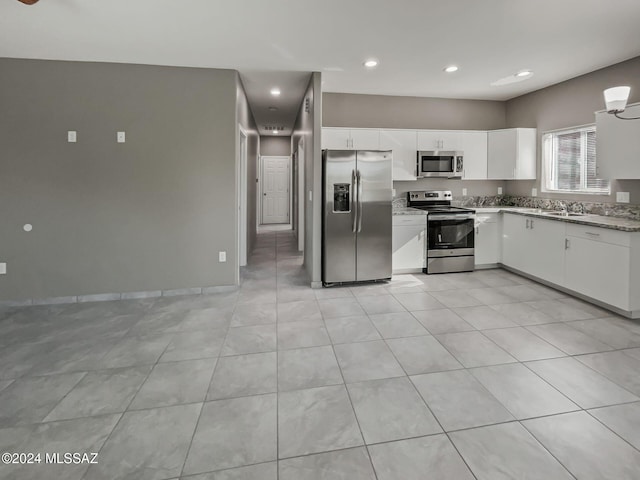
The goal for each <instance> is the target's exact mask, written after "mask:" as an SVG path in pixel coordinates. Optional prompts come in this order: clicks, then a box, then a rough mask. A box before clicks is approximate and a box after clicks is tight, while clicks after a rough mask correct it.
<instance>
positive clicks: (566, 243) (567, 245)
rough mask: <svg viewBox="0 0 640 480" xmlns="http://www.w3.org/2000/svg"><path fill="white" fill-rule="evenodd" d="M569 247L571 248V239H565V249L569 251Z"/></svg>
mask: <svg viewBox="0 0 640 480" xmlns="http://www.w3.org/2000/svg"><path fill="white" fill-rule="evenodd" d="M569 246H570V243H569V239H568V238H565V239H564V249H565V250H569Z"/></svg>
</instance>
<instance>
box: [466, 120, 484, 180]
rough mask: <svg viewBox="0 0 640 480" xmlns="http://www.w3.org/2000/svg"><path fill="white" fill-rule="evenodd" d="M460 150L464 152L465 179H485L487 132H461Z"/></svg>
mask: <svg viewBox="0 0 640 480" xmlns="http://www.w3.org/2000/svg"><path fill="white" fill-rule="evenodd" d="M460 150H462V152H463V153H464V169H463V175H462V178H463V179H465V180H486V179H487V132H461V133H460Z"/></svg>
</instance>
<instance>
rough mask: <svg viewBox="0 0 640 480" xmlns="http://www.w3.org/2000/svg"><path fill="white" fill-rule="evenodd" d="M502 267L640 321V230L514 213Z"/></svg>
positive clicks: (506, 221) (506, 223)
mask: <svg viewBox="0 0 640 480" xmlns="http://www.w3.org/2000/svg"><path fill="white" fill-rule="evenodd" d="M502 227H503V230H502V264H503V265H505V266H507V267H511V268H514V269H516V270H519V271H521V272H523V273H526V274H529V275H532V276H534V277H537V278H539V279H542V280H546V281H548V282H551V283H552V284H555V285H557V286H559V287H564V288H566V289H568V290H570V291H573V292H576V293H578V294H580V295H584V296H585V297H586V298H588V299H592V300H595V301H597V302H601V303H603V304H606V305H609V306H612V307H615V308H618V309H620V310H622V311H624V312H626V315H631V316H632V317H633V318H639V317H640V293H639V292H640V232H624V231H620V230H612V229H609V228H604V227H597V226H586V225H577V224H571V223H566V222H562V221H556V220H545V219H541V218H535V217H529V216H523V215H517V214H509V213H505V214H504V215H503V222H502Z"/></svg>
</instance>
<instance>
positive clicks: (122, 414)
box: [82, 341, 171, 479]
mask: <svg viewBox="0 0 640 480" xmlns="http://www.w3.org/2000/svg"><path fill="white" fill-rule="evenodd" d="M170 343H171V341H169V342H167V345H165V347H164V349H163V350H162V353H161V354H160V355H158V358H157V360H156V363H154V365H153V366H152V367H151V369H150V370H149V373H148V374H147V376H146V377H145V379H144V380H143V381H142V382H141V383H140V385H139V386H138V388H137V389H136V392H135V393H134V394H133V395H132V396H131V400H129V403H128V404H127V407H126V408H125V409H124V411H123V412H122V413H121V414H120V418H118V421H117V422H116V424H115V425H114V426H113V428H112V429H111V432H109V435H108V436H107V438H106V439H105V441H104V443H103V444H102V446H101V447H100V449H99V450H98V456H100V453H102V449H103V448H104V447H105V445H106V444H107V442H109V440H111V437H112V435H113V432H115V431H116V429H117V428H118V425H120V423H121V422H122V419H123V418H124V416H125V414H126V413H127V411H128V409H129V407H130V406H131V404H132V403H133V400H134V399H135V398H136V396H137V395H138V393H139V392H140V389H141V388H142V386H143V385H144V384H145V383H146V382H147V379H148V378H149V376H150V375H151V372H153V369H154V368H155V366H156V365H157V364H158V361H159V360H160V358H161V357H162V355H164V352H166V350H167V348H169V344H170ZM114 348H115V347H114ZM109 352H111V350H110V351H109ZM90 470H93V469H92V468H91V466H90V467H89V468H87V470H86V471H85V472H84V475H83V476H82V478H83V479H85V478H86V477H87V475H88V474H89V471H90Z"/></svg>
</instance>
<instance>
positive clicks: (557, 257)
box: [523, 217, 566, 285]
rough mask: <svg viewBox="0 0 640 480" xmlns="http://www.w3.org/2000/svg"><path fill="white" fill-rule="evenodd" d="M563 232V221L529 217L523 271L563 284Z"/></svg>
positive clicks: (564, 224) (564, 231) (564, 229)
mask: <svg viewBox="0 0 640 480" xmlns="http://www.w3.org/2000/svg"><path fill="white" fill-rule="evenodd" d="M527 218H529V217H527ZM525 226H526V225H525ZM565 234H566V223H564V222H559V221H556V220H544V219H540V218H533V217H530V218H529V228H528V229H527V236H528V237H529V240H528V245H529V250H528V251H524V252H523V256H524V257H525V259H524V263H525V268H526V269H525V270H523V271H524V272H526V273H528V274H530V275H534V276H536V277H538V278H541V279H543V280H546V281H548V282H552V283H555V284H556V285H563V284H564V239H565Z"/></svg>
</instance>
